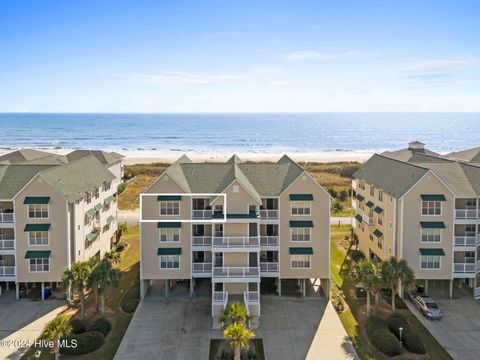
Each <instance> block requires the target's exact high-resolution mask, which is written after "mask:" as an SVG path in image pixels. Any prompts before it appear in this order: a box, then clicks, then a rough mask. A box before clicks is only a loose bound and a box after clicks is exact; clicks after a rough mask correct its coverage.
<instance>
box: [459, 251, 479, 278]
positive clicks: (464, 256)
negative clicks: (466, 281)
mask: <svg viewBox="0 0 480 360" xmlns="http://www.w3.org/2000/svg"><path fill="white" fill-rule="evenodd" d="M475 270H476V264H475V252H474V251H455V252H454V253H453V273H454V277H456V278H470V277H475Z"/></svg>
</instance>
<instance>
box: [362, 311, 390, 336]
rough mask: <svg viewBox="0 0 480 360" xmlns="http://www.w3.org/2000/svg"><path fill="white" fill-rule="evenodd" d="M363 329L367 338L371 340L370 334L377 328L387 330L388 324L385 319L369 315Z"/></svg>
mask: <svg viewBox="0 0 480 360" xmlns="http://www.w3.org/2000/svg"><path fill="white" fill-rule="evenodd" d="M365 329H366V330H367V335H368V338H369V339H370V340H371V337H372V335H373V334H374V333H375V332H376V331H378V330H386V331H388V326H387V323H386V322H385V320H383V319H382V318H381V317H379V316H376V315H371V316H369V317H368V318H367V320H366V322H365Z"/></svg>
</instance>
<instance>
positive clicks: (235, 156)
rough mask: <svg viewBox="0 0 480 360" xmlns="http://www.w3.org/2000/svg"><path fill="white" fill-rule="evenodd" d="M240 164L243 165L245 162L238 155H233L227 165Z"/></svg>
mask: <svg viewBox="0 0 480 360" xmlns="http://www.w3.org/2000/svg"><path fill="white" fill-rule="evenodd" d="M235 163H237V164H240V163H243V160H242V159H240V158H239V157H238V156H237V155H233V156H232V157H231V158H230V159H228V160H227V164H235Z"/></svg>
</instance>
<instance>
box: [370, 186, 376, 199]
mask: <svg viewBox="0 0 480 360" xmlns="http://www.w3.org/2000/svg"><path fill="white" fill-rule="evenodd" d="M370 196H371V197H372V198H373V197H375V187H374V186H373V185H370Z"/></svg>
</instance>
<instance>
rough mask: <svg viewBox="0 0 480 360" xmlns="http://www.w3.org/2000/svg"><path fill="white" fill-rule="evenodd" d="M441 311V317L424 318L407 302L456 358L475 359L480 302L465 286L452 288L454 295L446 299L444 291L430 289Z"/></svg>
mask: <svg viewBox="0 0 480 360" xmlns="http://www.w3.org/2000/svg"><path fill="white" fill-rule="evenodd" d="M430 296H431V297H432V298H433V299H434V300H435V301H436V302H437V303H438V305H439V306H440V308H441V309H442V310H443V312H444V315H443V319H442V320H441V321H431V320H427V319H426V318H424V317H423V316H422V315H420V313H419V312H418V310H417V309H415V308H414V306H413V304H412V303H411V302H407V303H408V306H409V308H410V310H411V311H412V312H413V313H414V314H415V315H416V316H417V318H418V319H419V320H420V321H421V322H422V324H423V325H424V326H425V327H426V328H427V329H428V330H429V331H430V333H431V334H432V335H433V336H434V337H435V338H436V339H437V341H438V342H439V343H440V344H441V345H442V346H443V347H444V348H445V350H447V351H448V353H449V354H450V355H451V356H452V358H454V359H456V360H471V359H478V358H479V354H480V304H479V303H478V302H477V301H475V300H474V299H473V297H472V291H471V290H468V291H467V289H466V288H463V289H459V288H455V289H454V299H448V298H447V296H446V294H445V292H434V291H430Z"/></svg>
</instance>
